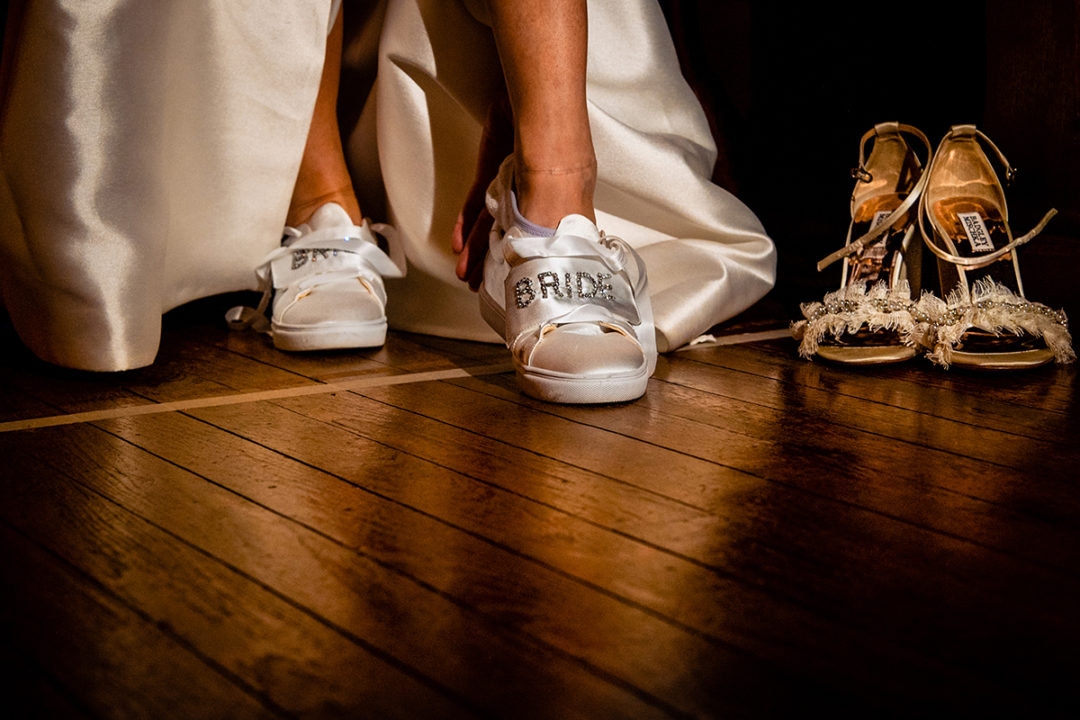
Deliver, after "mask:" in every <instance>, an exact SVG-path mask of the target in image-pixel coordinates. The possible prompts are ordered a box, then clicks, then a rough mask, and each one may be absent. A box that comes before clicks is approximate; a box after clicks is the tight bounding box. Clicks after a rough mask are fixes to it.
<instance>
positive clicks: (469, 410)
mask: <svg viewBox="0 0 1080 720" xmlns="http://www.w3.org/2000/svg"><path fill="white" fill-rule="evenodd" d="M489 380H490V382H484V381H476V382H473V381H472V380H468V381H463V382H462V383H458V381H454V384H465V385H491V384H492V383H496V384H501V383H502V382H504V379H503V378H494V379H489ZM445 384H446V383H443V385H445ZM421 391H422V392H423V396H422V398H421V396H420V395H419V394H418V393H420V392H421ZM365 394H367V393H365ZM376 394H378V395H379V397H380V398H381V399H383V400H384V401H388V402H394V403H398V402H400V401H401V398H402V397H403V396H411V397H410V402H409V403H404V404H405V405H406V406H408V407H411V408H412V409H413V410H415V411H417V412H428V411H433V412H436V413H439V414H440V416H441V419H443V420H445V421H451V422H453V417H454V413H457V416H458V417H467V419H466V420H465V421H464V422H463V423H462V427H465V426H468V427H472V428H474V429H476V430H477V431H479V432H483V433H485V434H487V433H489V432H490V433H494V434H499V433H501V434H502V436H503V439H504V440H506V441H507V442H514V443H517V444H519V445H520V446H524V447H528V446H529V445H530V442H529V441H527V440H524V439H523V438H530V439H531V438H533V437H535V436H536V435H537V433H536V432H534V428H535V427H539V426H542V425H547V427H548V430H549V432H550V433H551V435H552V436H553V437H564V438H565V437H567V436H571V435H572V434H573V432H576V431H570V430H567V429H565V428H564V429H559V428H557V427H555V426H553V425H552V424H551V423H546V422H545V423H542V422H539V421H536V420H535V419H534V418H535V416H536V415H539V414H542V411H541V410H538V409H537V408H536V407H519V408H518V410H517V411H506V412H504V413H502V415H501V416H500V415H499V414H498V413H497V411H495V410H488V409H487V408H489V407H492V404H491V403H485V402H483V401H475V400H470V399H467V398H466V397H464V395H463V394H461V395H459V396H457V397H452V398H441V397H440V395H441V393H440V392H438V391H436V390H434V389H422V390H421V389H419V388H415V387H414V388H393V389H390V388H387V389H382V388H380V389H378V391H377V393H376ZM506 394H507V395H508V396H509V397H512V398H515V399H516V400H517V401H521V399H520V397H519V396H517V395H516V394H513V393H511V392H510V391H507V393H506ZM420 408H423V410H421V409H420ZM458 408H460V410H458ZM625 409H626V408H625V407H621V408H592V409H588V410H585V409H582V410H580V412H581V413H582V414H584V415H595V416H596V417H602V418H605V419H607V420H608V421H609V422H612V420H611V418H616V417H618V418H621V420H620V423H621V422H623V421H626V422H628V424H630V425H633V426H634V428H635V430H634V432H636V433H638V434H639V435H640V436H643V437H648V436H649V433H650V432H651V431H652V430H653V428H654V427H662V426H664V425H665V423H664V422H663V421H661V420H660V419H656V420H650V419H648V418H646V419H641V418H634V417H633V416H630V417H631V419H630V420H626V417H627V416H626V415H625V413H624V411H625ZM484 412H487V413H488V414H489V416H490V417H485V418H482V417H481V415H482V414H483V413H484ZM551 412H552V413H555V414H557V413H561V412H563V409H556V410H551ZM567 412H579V410H577V409H569V410H567ZM668 425H669V428H668V429H669V430H670V433H669V434H670V435H673V436H677V435H679V432H680V431H679V428H678V427H675V428H674V429H671V428H670V423H668ZM646 429H647V430H646ZM587 431H588V428H587V427H585V428H584V430H583V431H581V432H579V433H578V434H579V436H580V437H581V438H582V439H583V443H582V444H583V445H584V446H585V447H586V448H589V449H591V450H593V451H595V452H594V453H593V454H594V455H595V456H596V457H595V458H593V463H594V464H596V463H597V462H603V460H604V459H605V458H606V457H607V455H606V454H607V453H608V452H610V447H604V444H603V443H602V442H600V441H598V439H597V436H596V434H595V433H589V432H587ZM534 449H535V448H534ZM589 449H584V450H581V451H580V452H575V453H572V456H573V457H574V458H575V459H578V460H581V461H583V462H586V463H587V462H589V461H590V451H589ZM653 450H657V448H655V447H654V448H653ZM648 454H649V451H648V450H647V449H645V450H641V451H639V452H638V453H637V455H636V457H642V456H647V455H648ZM564 456H565V455H564ZM644 460H645V462H646V464H649V463H648V459H647V457H646V458H644ZM707 478H708V475H707V474H706V473H705V472H699V473H698V474H697V475H691V476H684V475H678V474H676V475H670V474H669V475H665V476H662V477H661V478H660V479H653V478H651V477H650V479H651V480H652V481H653V482H655V483H657V484H659V483H662V482H664V481H666V482H667V483H668V484H669V485H670V486H671V487H672V490H673V491H675V492H678V491H679V490H680V489H681V488H682V486H683V484H685V485H689V486H697V485H699V484H709V483H708V482H707ZM843 487H846V485H843ZM856 487H858V486H857V485H856ZM787 492H788V491H787V489H786V488H785V486H784V485H781V484H779V483H777V487H775V488H774V494H775V495H777V496H779V497H785V496H786V495H787ZM746 500H747V501H748V502H751V503H754V504H759V503H760V500H759V499H758V498H750V497H747V498H746ZM852 509H853V508H852V507H851V506H850V505H848V504H844V505H836V504H831V503H822V502H812V501H811V499H810V498H808V497H802V498H798V497H796V498H790V497H785V499H784V500H783V501H781V502H779V503H775V504H772V505H771V506H769V507H768V508H767V509H764V508H763V509H762V517H768V518H770V520H769V521H766V522H767V525H765V526H762V527H763V528H764V527H767V528H768V530H769V534H768V535H767V536H765V537H764V538H762V540H763V541H765V542H768V543H770V544H772V543H776V542H781V543H783V544H784V545H785V546H787V547H797V545H798V543H800V542H801V543H802V544H803V545H804V546H805V547H806V548H807V549H806V550H805V552H804V554H809V555H810V557H809V558H807V561H808V562H812V563H816V564H817V565H818V567H820V568H826V567H827V568H830V572H829V576H830V578H831V579H830V580H826V579H825V578H823V577H821V576H819V575H817V574H816V573H806V572H805V571H804V572H802V573H799V572H794V571H793V570H794V569H793V568H790V567H789V568H787V571H786V572H784V573H781V574H780V575H779V576H778V578H777V581H778V582H780V583H782V584H783V587H784V588H785V593H786V594H787V596H791V594H792V593H794V594H795V596H796V597H799V596H800V593H801V597H802V598H803V599H804V601H806V602H814V598H816V601H817V602H818V603H821V604H829V603H832V604H833V605H834V607H835V609H836V611H838V612H841V613H847V614H850V616H851V617H852V619H853V620H857V619H858V618H860V617H865V616H864V615H863V613H866V612H870V613H877V612H880V613H881V615H880V616H878V617H876V618H873V619H868V621H867V625H866V627H867V628H868V629H870V628H876V630H874V631H875V632H880V629H881V627H883V626H891V627H897V626H896V625H895V623H896V617H899V616H904V617H905V618H908V619H910V615H911V613H912V612H916V614H918V615H920V617H921V620H920V622H919V627H918V628H912V627H910V626H908V625H907V624H906V622H905V623H904V624H903V625H901V626H899V627H902V628H903V630H902V633H901V634H902V635H905V636H906V637H907V639H908V640H910V641H912V642H914V643H915V645H916V646H919V645H920V644H921V645H923V646H925V647H934V648H935V652H939V651H941V650H942V647H943V645H950V644H951V645H952V647H951V649H950V651H949V652H952V653H955V659H956V662H957V663H958V664H960V665H963V664H965V663H967V662H969V661H973V660H975V658H967V659H965V657H966V656H967V655H968V653H969V652H970V651H971V649H972V647H971V645H970V644H969V643H968V642H967V640H966V639H963V637H962V636H963V633H960V632H959V626H961V625H967V624H968V623H971V626H970V630H971V633H972V634H973V635H977V633H978V630H977V628H978V627H980V621H979V620H977V619H975V618H974V617H968V616H967V611H966V606H967V604H968V603H971V602H978V603H980V604H981V605H982V606H984V607H985V606H986V605H987V603H986V602H985V601H984V600H983V599H982V598H983V595H984V594H986V593H990V594H992V595H993V596H994V598H995V599H994V600H992V601H990V603H989V605H990V607H987V612H988V614H989V615H990V616H993V617H996V618H998V620H997V621H995V622H999V621H1000V620H1001V619H1003V618H1006V617H1010V616H1011V614H1012V608H1013V607H1015V606H1024V607H1027V606H1028V605H1029V604H1030V603H1031V602H1032V601H1033V599H1034V597H1035V595H1031V594H1029V593H1030V591H1031V590H1032V589H1033V588H1034V587H1036V586H1038V587H1041V588H1043V592H1045V593H1049V594H1054V593H1059V591H1060V590H1061V588H1062V585H1063V584H1064V586H1066V587H1069V588H1070V590H1069V591H1066V592H1065V595H1066V596H1069V597H1071V596H1072V595H1073V594H1074V593H1075V592H1077V587H1076V580H1075V578H1067V577H1063V576H1062V575H1061V573H1060V572H1054V571H1049V570H1046V569H1038V568H1030V567H1027V566H1026V564H1025V563H1023V562H1019V561H1017V560H1015V559H1010V558H1008V556H1005V555H1002V554H1001V553H999V552H996V551H992V550H988V549H986V548H984V547H981V546H978V545H972V544H970V543H968V542H965V541H963V540H961V539H955V538H952V537H948V536H942V535H940V534H939V533H936V532H933V531H930V530H927V529H925V528H923V527H920V526H917V525H912V524H910V523H901V522H897V521H896V520H893V519H892V518H891V517H890V516H889V515H886V514H883V513H880V512H867V511H857V512H852ZM715 511H717V512H720V513H724V514H725V516H727V515H729V514H731V513H733V512H737V510H736V509H734V508H732V507H726V508H725V507H723V504H722V503H718V504H717V506H716V507H715ZM940 511H941V512H942V513H947V512H948V507H947V506H946V507H942V508H941V510H940ZM992 527H993V528H996V531H997V532H1012V530H1011V528H1010V525H1009V523H1008V522H1007V521H1002V522H1000V523H998V524H996V525H992ZM800 534H802V536H801V537H800ZM807 538H813V540H812V542H810V543H807ZM1070 544H1071V547H1069V548H1066V552H1067V553H1068V552H1070V551H1071V550H1072V548H1074V547H1075V545H1076V542H1075V533H1074V535H1073V539H1071V540H1070ZM882 557H887V558H889V560H890V562H889V564H888V566H887V567H885V568H883V567H880V566H879V563H880V561H881V558H882ZM942 567H949V568H950V576H949V578H948V579H947V580H942V579H937V580H936V581H935V582H938V583H940V582H944V583H945V584H944V585H939V586H934V587H922V586H923V583H922V581H921V578H925V577H935V578H937V576H938V575H940V573H939V569H940V568H942ZM836 573H840V574H839V575H836ZM848 573H850V575H849V574H848ZM1029 573H1031V574H1030V576H1029ZM1021 578H1024V579H1021ZM822 581H825V583H826V585H827V586H828V587H827V589H826V587H825V586H822V585H820V583H821V582H822ZM833 582H836V583H837V584H832V583H833ZM990 586H993V587H992V590H991V588H990ZM814 587H817V589H818V590H817V591H815V590H813V589H812V588H814ZM856 587H857V588H859V592H858V593H856V595H857V597H856V596H850V597H849V596H848V594H849V593H850V592H851V590H852V588H856ZM818 591H820V595H818V594H817V593H818ZM863 593H868V595H865V596H864V595H863ZM938 593H944V594H945V596H946V597H951V598H952V600H951V601H950V603H949V604H948V605H947V608H948V609H945V608H941V607H939V606H938V604H939V602H940V600H939V599H938V598H937V595H938ZM1007 595H1012V597H1011V598H1006V597H1005V596H1007ZM920 596H922V599H917V598H919V597H920ZM869 598H873V599H872V600H869ZM1069 602H1071V601H1069ZM1014 603H1015V605H1014ZM867 604H868V605H869V607H867ZM1051 604H1055V605H1056V608H1055V609H1054V610H1052V611H1050V612H1049V613H1048V614H1046V615H1042V616H1041V617H1039V618H1037V619H1036V618H1034V616H1032V617H1031V618H1026V619H1025V622H1027V621H1028V620H1030V621H1031V623H1032V625H1031V627H1030V628H1029V630H1030V631H1031V633H1032V634H1033V635H1039V634H1041V633H1049V634H1051V635H1053V634H1054V633H1055V632H1057V628H1069V627H1070V622H1069V619H1068V618H1069V614H1070V611H1069V610H1068V602H1066V601H1063V598H1062V597H1061V596H1060V595H1059V597H1057V598H1055V599H1054V600H1051ZM913 608H919V610H917V611H915V610H913ZM933 608H936V609H933ZM1047 609H1048V608H1047V606H1046V605H1045V604H1042V605H1041V606H1040V607H1037V608H1035V609H1034V610H1033V613H1035V614H1038V613H1040V612H1041V611H1043V610H1047ZM924 613H925V614H924ZM946 618H947V619H946ZM984 619H985V618H984ZM899 627H897V629H899ZM931 627H933V628H934V630H930V629H929V628H931ZM1038 628H1041V630H1040V629H1038ZM1072 630H1075V628H1072ZM1010 632H1011V631H1010ZM993 634H994V633H988V639H987V642H989V635H993ZM1007 634H1008V633H1006V635H1007ZM1022 636H1023V633H1021V634H1020V635H1018V636H1016V638H1012V639H1010V638H1007V637H1005V636H1001V637H1000V638H999V639H1000V640H1001V641H1002V643H1003V645H1008V644H1009V643H1012V642H1013V640H1017V641H1019V642H1021V643H1022V642H1023V640H1022ZM895 640H896V641H897V642H904V639H903V638H902V637H896V638H895ZM993 646H994V645H993V643H990V645H988V646H986V647H984V648H983V649H984V650H986V651H987V652H991V649H992V647H993ZM1055 652H1056V653H1057V655H1055V657H1061V656H1062V653H1064V652H1065V647H1064V645H1057V646H1056V650H1055ZM947 655H948V653H944V655H943V656H947ZM990 656H992V657H994V658H995V662H996V661H997V660H999V659H1000V653H991V655H988V656H987V657H990ZM1018 669H1019V670H1023V668H1018ZM1001 678H1002V679H1003V680H1006V681H1007V680H1008V676H1007V674H1004V675H1001Z"/></svg>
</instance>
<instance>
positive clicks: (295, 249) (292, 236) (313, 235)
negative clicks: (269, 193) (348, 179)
mask: <svg viewBox="0 0 1080 720" xmlns="http://www.w3.org/2000/svg"><path fill="white" fill-rule="evenodd" d="M375 233H378V234H380V235H382V236H383V237H385V238H386V240H387V244H388V245H389V249H390V255H389V256H387V255H386V253H384V252H383V251H382V250H381V249H380V248H379V246H378V245H377V244H376V241H375ZM285 235H286V238H287V239H286V240H285V242H284V244H282V246H281V247H278V248H275V249H274V250H272V251H270V253H269V254H268V255H267V256H266V257H265V258H264V259H263V261H262V263H260V265H259V266H258V267H257V268H256V269H255V278H256V280H257V281H258V288H257V289H258V291H260V292H261V293H262V297H261V298H260V299H259V304H258V306H257V307H254V308H250V307H245V306H242V305H238V306H236V307H233V308H231V309H230V310H229V311H228V312H226V313H225V322H226V323H227V324H228V326H229V327H230V328H231V329H233V330H242V329H245V328H251V329H253V330H256V331H258V332H266V331H267V330H269V327H270V324H269V322H268V321H267V320H266V308H267V307H268V306H269V304H270V298H271V296H272V295H273V291H274V289H275V288H282V287H288V286H289V285H293V284H296V283H300V282H306V281H307V278H308V276H309V275H311V270H310V268H309V267H308V262H312V261H315V262H317V261H318V259H319V258H323V260H324V266H323V267H325V268H326V272H325V273H323V272H320V273H319V276H318V277H317V278H315V279H313V280H312V282H311V283H309V284H313V285H314V284H319V283H322V282H329V281H333V280H336V279H344V278H345V277H346V276H347V277H364V276H366V275H369V274H377V275H380V276H382V277H391V278H399V277H404V275H405V252H404V249H403V248H402V247H401V244H400V243H399V242H397V232H396V231H395V229H394V228H393V227H392V226H390V225H387V224H385V223H371V222H370V221H369V220H367V219H366V218H365V219H364V223H363V225H361V226H356V225H354V226H351V227H347V228H341V227H337V228H326V229H323V230H316V231H314V232H308V233H302V232H300V231H299V230H297V229H295V228H285ZM368 287H369V288H370V287H371V285H368ZM380 300H382V301H384V302H385V298H382V297H380Z"/></svg>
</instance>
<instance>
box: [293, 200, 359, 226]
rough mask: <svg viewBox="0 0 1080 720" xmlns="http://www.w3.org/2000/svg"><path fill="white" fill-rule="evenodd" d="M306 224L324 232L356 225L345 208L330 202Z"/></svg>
mask: <svg viewBox="0 0 1080 720" xmlns="http://www.w3.org/2000/svg"><path fill="white" fill-rule="evenodd" d="M305 224H306V225H307V226H308V227H309V228H311V229H312V230H322V229H323V228H331V227H352V226H353V225H354V224H355V223H354V222H353V221H352V218H351V217H349V213H347V212H346V211H345V208H343V207H341V206H340V205H338V204H337V203H335V202H329V203H326V204H325V205H323V206H322V207H320V208H319V209H318V210H316V211H315V213H314V214H313V215H312V216H311V217H310V218H308V221H307V223H305Z"/></svg>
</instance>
